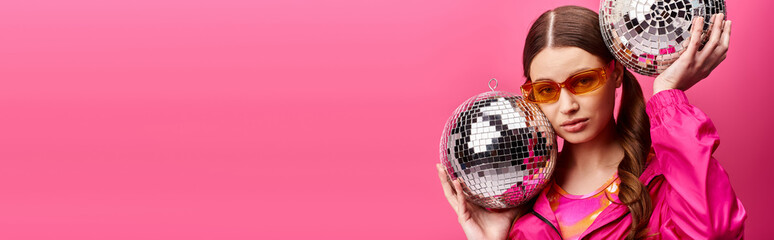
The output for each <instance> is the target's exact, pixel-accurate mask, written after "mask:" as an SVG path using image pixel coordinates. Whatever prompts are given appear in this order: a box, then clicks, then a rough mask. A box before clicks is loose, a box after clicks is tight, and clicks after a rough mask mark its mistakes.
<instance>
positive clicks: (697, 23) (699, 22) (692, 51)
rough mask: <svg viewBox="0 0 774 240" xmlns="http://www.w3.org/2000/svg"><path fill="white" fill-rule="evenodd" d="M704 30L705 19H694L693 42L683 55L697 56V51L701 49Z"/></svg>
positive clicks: (692, 27)
mask: <svg viewBox="0 0 774 240" xmlns="http://www.w3.org/2000/svg"><path fill="white" fill-rule="evenodd" d="M703 28H704V17H696V18H693V23H691V40H690V41H689V42H688V47H687V48H686V50H685V52H683V55H686V54H687V55H688V56H689V57H693V56H694V55H696V51H698V49H699V44H701V31H702V29H703ZM681 56H682V55H681Z"/></svg>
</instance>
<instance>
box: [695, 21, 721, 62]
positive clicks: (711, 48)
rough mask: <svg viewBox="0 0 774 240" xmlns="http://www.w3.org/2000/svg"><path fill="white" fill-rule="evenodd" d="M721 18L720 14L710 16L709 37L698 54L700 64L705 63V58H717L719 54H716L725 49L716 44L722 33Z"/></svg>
mask: <svg viewBox="0 0 774 240" xmlns="http://www.w3.org/2000/svg"><path fill="white" fill-rule="evenodd" d="M723 17H724V15H723V14H722V13H720V14H715V15H713V16H712V19H713V21H712V24H711V25H710V37H709V41H707V44H706V45H704V48H702V50H701V53H700V54H699V59H701V62H705V60H707V57H710V56H714V57H719V56H720V55H722V53H721V54H718V52H723V51H725V48H723V47H719V46H718V43H719V42H720V36H721V35H722V33H723V30H724V29H723V22H724V20H723Z"/></svg>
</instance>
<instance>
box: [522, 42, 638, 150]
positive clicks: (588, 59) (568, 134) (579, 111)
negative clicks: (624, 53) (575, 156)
mask: <svg viewBox="0 0 774 240" xmlns="http://www.w3.org/2000/svg"><path fill="white" fill-rule="evenodd" d="M531 64H532V65H531V66H530V79H531V80H532V81H533V82H534V81H538V80H551V81H555V82H557V83H562V82H564V81H565V80H566V79H567V78H568V77H570V76H572V75H573V74H575V73H578V72H580V71H583V70H588V69H593V68H598V67H605V65H606V64H607V63H606V62H603V60H602V59H601V58H599V57H597V56H594V55H592V54H591V53H588V52H586V51H585V50H583V49H580V48H577V47H561V48H554V47H550V48H546V49H543V50H542V51H540V52H539V53H538V54H537V55H536V56H535V58H534V59H533V60H532V63H531ZM610 70H611V69H607V70H605V71H606V73H607V74H606V75H607V81H606V82H605V85H604V86H602V87H601V88H599V89H596V90H594V91H592V92H589V93H586V94H583V95H574V94H572V93H570V91H568V90H567V89H566V88H562V89H561V93H560V94H559V100H557V101H556V102H553V103H539V104H538V106H540V109H541V110H543V112H544V113H545V114H546V116H547V117H548V120H549V121H551V125H552V126H553V128H554V130H555V131H556V133H557V134H558V135H559V136H560V137H562V138H563V139H564V140H565V141H569V142H570V143H583V142H587V141H589V140H591V139H594V138H595V137H596V136H597V135H599V133H601V132H602V130H604V128H605V126H606V125H607V124H609V122H610V121H612V119H613V110H614V107H615V89H616V88H618V87H620V86H621V80H622V74H620V73H621V72H622V70H623V69H622V66H621V65H620V64H616V70H615V71H614V72H610ZM577 119H581V120H582V119H588V120H586V121H585V123H583V122H581V123H580V124H575V125H563V124H564V123H565V122H566V121H571V120H577Z"/></svg>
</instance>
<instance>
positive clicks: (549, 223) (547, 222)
mask: <svg viewBox="0 0 774 240" xmlns="http://www.w3.org/2000/svg"><path fill="white" fill-rule="evenodd" d="M532 214H534V215H535V216H536V217H538V218H540V220H543V222H545V223H546V224H548V226H551V228H553V229H554V231H556V234H558V235H559V239H564V238H562V233H560V232H559V229H557V228H556V226H554V225H553V224H551V222H549V221H548V219H546V218H545V217H543V216H542V215H540V214H539V213H537V212H535V210H532Z"/></svg>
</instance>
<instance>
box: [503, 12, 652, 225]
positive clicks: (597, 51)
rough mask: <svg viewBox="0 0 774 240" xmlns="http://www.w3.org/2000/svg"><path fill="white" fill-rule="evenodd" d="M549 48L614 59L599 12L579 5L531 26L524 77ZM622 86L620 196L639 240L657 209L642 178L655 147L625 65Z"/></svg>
mask: <svg viewBox="0 0 774 240" xmlns="http://www.w3.org/2000/svg"><path fill="white" fill-rule="evenodd" d="M547 47H578V48H580V49H583V50H585V51H586V52H589V53H591V54H593V55H595V56H597V57H599V58H601V59H602V60H603V61H604V62H609V61H611V60H613V59H614V56H613V55H612V54H611V53H610V51H609V50H608V49H607V47H606V46H605V42H604V40H603V39H602V33H601V32H600V29H599V14H597V13H596V12H594V11H592V10H590V9H587V8H584V7H579V6H562V7H558V8H556V9H553V10H548V11H546V12H545V13H543V14H542V15H540V17H538V19H537V20H535V23H534V24H532V27H531V28H530V30H529V33H528V34H527V40H526V42H525V45H524V56H523V61H524V75H525V76H526V77H528V78H529V74H530V72H529V69H530V65H531V64H532V59H533V58H534V57H535V55H537V54H538V53H539V52H540V51H541V50H543V49H545V48H547ZM623 74H624V75H623V90H622V96H621V107H620V110H619V112H618V120H617V123H616V133H617V137H618V139H619V140H620V143H621V145H622V146H623V148H624V150H625V153H626V155H625V156H624V159H623V161H621V163H620V164H619V165H618V175H619V177H620V179H621V185H620V190H619V193H618V197H619V199H620V200H621V202H622V204H626V206H627V208H628V209H629V212H630V213H631V215H632V225H631V226H630V228H629V235H628V236H627V239H640V238H644V237H646V235H647V234H649V232H648V229H647V224H648V221H649V220H650V215H651V213H652V211H653V209H652V204H651V199H650V195H649V193H648V191H647V188H646V187H645V185H644V184H642V182H640V181H639V178H638V177H639V176H640V175H641V174H642V171H643V170H644V166H645V161H646V158H647V156H648V152H649V150H650V144H651V140H650V122H649V120H648V115H647V114H646V113H645V99H644V98H643V96H642V89H641V88H640V84H639V83H638V82H637V79H636V78H635V77H634V75H633V74H632V73H631V72H629V71H628V70H626V68H624V69H623ZM533 204H534V200H533V201H531V202H529V203H528V204H524V206H522V207H521V208H523V209H521V210H520V211H519V212H518V213H517V214H518V215H519V216H517V219H518V217H520V215H523V214H525V213H526V212H528V210H527V209H532V205H533Z"/></svg>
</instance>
